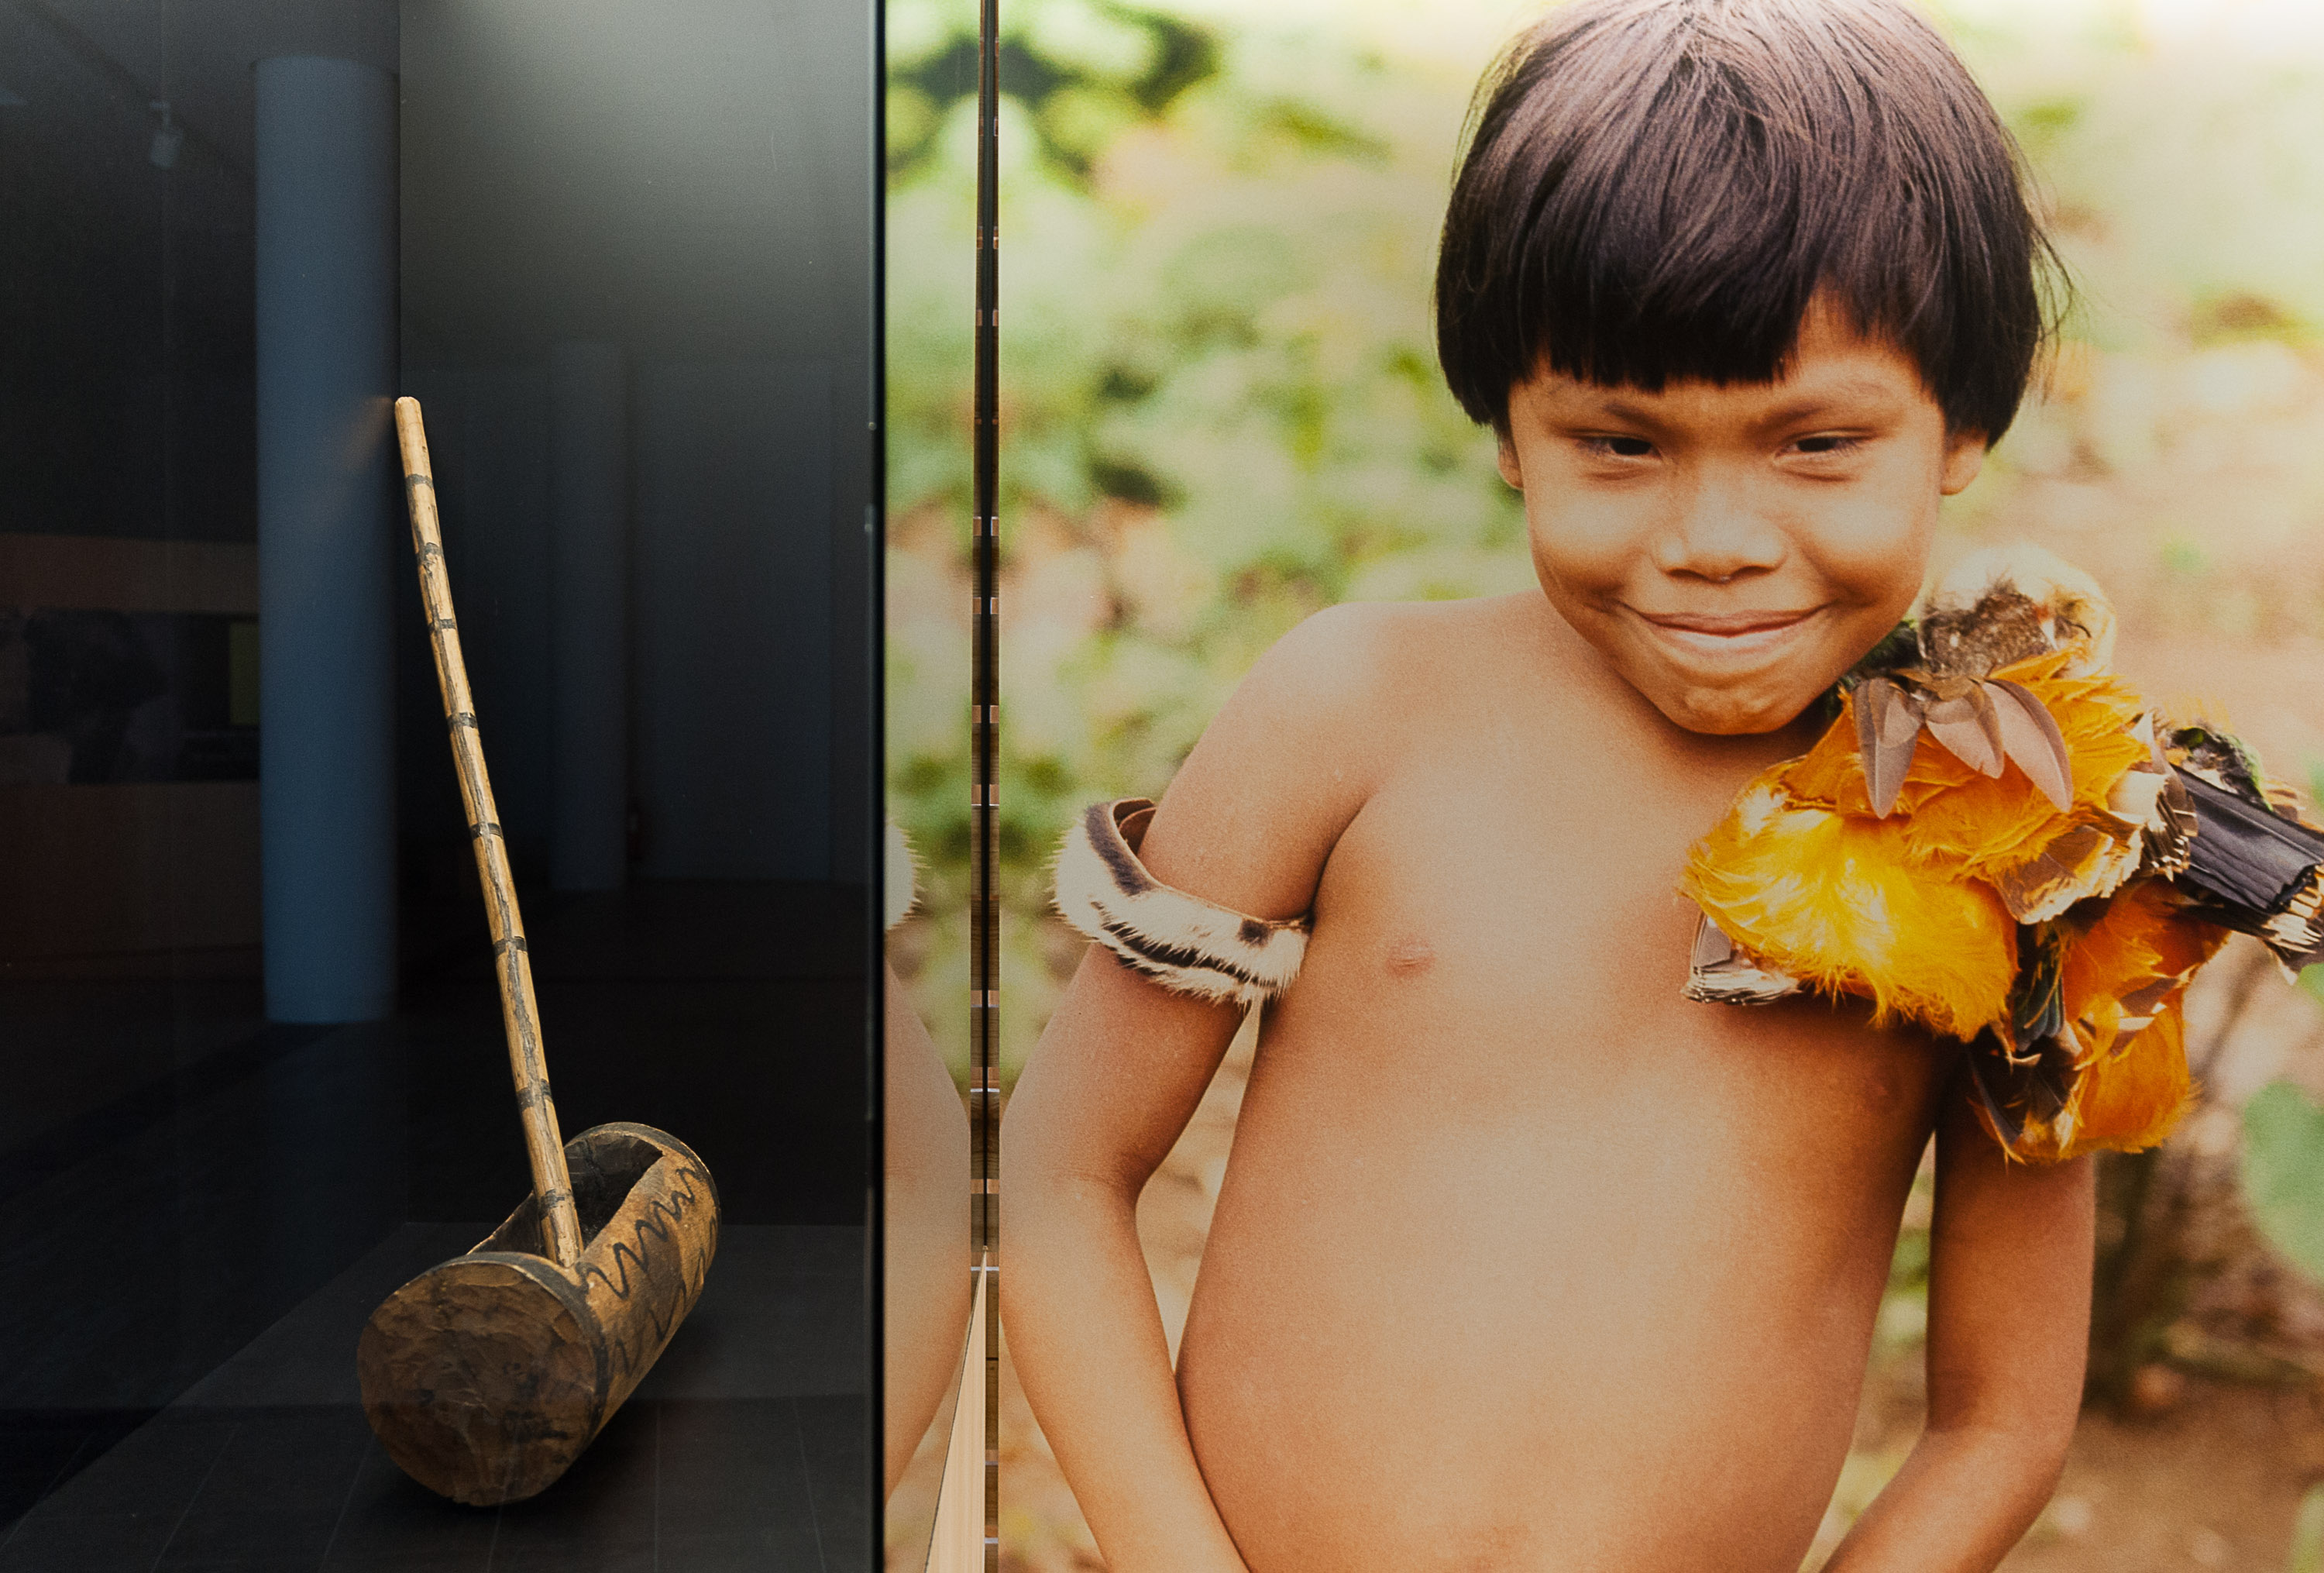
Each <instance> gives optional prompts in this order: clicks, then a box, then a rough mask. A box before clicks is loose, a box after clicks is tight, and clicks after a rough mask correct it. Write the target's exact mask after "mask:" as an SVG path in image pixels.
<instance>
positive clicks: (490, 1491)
mask: <svg viewBox="0 0 2324 1573" xmlns="http://www.w3.org/2000/svg"><path fill="white" fill-rule="evenodd" d="M565 1161H566V1164H567V1168H568V1169H569V1170H570V1171H571V1173H572V1176H573V1199H574V1203H575V1205H576V1208H577V1209H578V1211H579V1214H580V1222H581V1228H582V1232H583V1234H584V1235H585V1236H586V1238H587V1241H588V1244H587V1245H586V1246H585V1247H584V1248H583V1250H582V1252H581V1258H580V1261H579V1263H577V1264H576V1266H575V1267H573V1268H571V1269H566V1268H560V1267H558V1265H557V1263H554V1262H551V1261H549V1259H548V1258H547V1257H545V1256H542V1255H540V1254H539V1241H540V1237H541V1230H540V1210H539V1204H538V1203H537V1202H536V1201H535V1200H534V1199H533V1198H530V1197H527V1198H525V1200H524V1202H523V1204H522V1205H521V1206H520V1207H519V1208H517V1209H516V1211H514V1212H512V1213H511V1214H510V1215H509V1217H508V1221H507V1222H505V1223H503V1225H501V1226H500V1227H499V1228H497V1229H495V1230H493V1233H492V1235H490V1236H489V1237H488V1238H486V1239H484V1240H483V1241H481V1242H480V1243H478V1245H476V1247H475V1249H474V1250H472V1251H470V1252H469V1253H468V1254H466V1255H465V1256H456V1257H454V1258H453V1259H452V1260H451V1261H449V1262H446V1263H441V1264H440V1265H438V1266H435V1267H431V1268H429V1270H428V1271H427V1272H423V1273H421V1274H420V1276H419V1277H417V1278H415V1279H413V1280H412V1281H411V1282H409V1283H407V1284H405V1285H404V1286H403V1287H402V1288H401V1289H399V1290H397V1291H395V1292H394V1293H393V1294H392V1295H390V1296H388V1297H387V1299H386V1300H383V1301H382V1302H381V1304H380V1307H379V1309H377V1310H375V1311H374V1312H373V1313H372V1318H371V1320H370V1322H369V1323H368V1324H367V1325H365V1327H364V1331H363V1338H362V1340H361V1342H360V1343H359V1344H358V1345H357V1346H356V1349H355V1371H356V1374H357V1377H358V1379H359V1380H360V1382H361V1383H362V1386H363V1405H364V1415H365V1416H366V1417H367V1418H368V1419H369V1420H370V1421H371V1428H372V1430H373V1431H374V1433H375V1434H376V1435H377V1436H378V1438H379V1440H380V1445H381V1446H382V1447H383V1448H386V1449H387V1456H388V1457H391V1458H392V1459H393V1460H394V1461H395V1463H396V1466H397V1467H399V1468H401V1470H402V1471H403V1472H404V1473H405V1474H406V1475H409V1476H411V1478H412V1479H414V1480H416V1481H418V1482H419V1483H420V1485H424V1486H426V1487H428V1489H429V1490H430V1491H433V1492H436V1493H437V1494H439V1495H443V1496H448V1497H450V1498H451V1499H452V1500H453V1501H455V1502H464V1503H468V1504H472V1505H475V1506H479V1507H486V1506H493V1505H495V1504H500V1503H504V1502H520V1501H522V1500H523V1499H524V1498H526V1497H528V1496H530V1495H532V1494H535V1493H536V1492H539V1491H540V1490H542V1489H544V1488H545V1487H547V1486H548V1485H550V1484H551V1483H553V1482H554V1481H555V1480H556V1479H557V1477H558V1476H560V1475H562V1474H564V1473H565V1471H566V1469H567V1467H569V1466H570V1465H571V1464H572V1462H573V1461H574V1460H575V1459H576V1458H578V1457H580V1456H581V1452H582V1449H584V1448H586V1447H587V1446H588V1445H589V1443H590V1440H591V1439H593V1438H595V1436H596V1434H597V1433H598V1432H599V1431H600V1430H603V1429H604V1424H605V1422H606V1421H607V1420H610V1419H612V1418H613V1411H616V1410H618V1409H620V1408H621V1407H622V1401H623V1400H625V1399H627V1398H628V1397H629V1396H630V1394H631V1393H632V1392H633V1391H635V1390H636V1388H637V1385H638V1383H639V1381H640V1379H641V1378H642V1377H643V1376H644V1375H645V1374H646V1372H647V1371H648V1370H649V1369H650V1367H651V1366H652V1365H653V1363H654V1361H655V1359H656V1358H657V1357H659V1356H660V1354H661V1352H662V1350H663V1348H664V1347H666V1346H668V1345H669V1338H670V1335H671V1334H672V1333H673V1332H675V1331H677V1329H678V1323H679V1322H681V1321H683V1320H684V1319H685V1318H686V1314H687V1312H688V1311H689V1310H692V1309H694V1302H695V1301H696V1300H697V1299H698V1298H700V1296H701V1293H702V1284H703V1280H704V1278H705V1276H706V1274H707V1273H708V1272H709V1270H710V1260H711V1258H712V1256H714V1255H715V1254H716V1252H717V1249H718V1191H717V1188H716V1186H715V1184H713V1183H712V1181H711V1179H710V1174H709V1171H708V1170H705V1169H704V1168H703V1166H702V1161H701V1160H700V1159H698V1158H696V1156H695V1155H694V1152H693V1150H692V1149H690V1148H688V1147H687V1145H686V1143H683V1142H680V1141H678V1139H677V1138H675V1137H673V1136H669V1135H665V1134H664V1133H661V1132H659V1131H657V1130H655V1129H653V1128H652V1127H651V1126H650V1125H636V1124H610V1125H598V1126H595V1128H593V1129H591V1130H587V1131H584V1132H583V1133H581V1134H579V1135H578V1136H576V1137H574V1138H573V1140H572V1141H570V1142H568V1143H566V1146H565Z"/></svg>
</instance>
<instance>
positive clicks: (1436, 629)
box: [1237, 591, 1558, 718]
mask: <svg viewBox="0 0 2324 1573" xmlns="http://www.w3.org/2000/svg"><path fill="white" fill-rule="evenodd" d="M1556 620H1557V615H1556V613H1555V612H1554V611H1553V610H1552V609H1551V608H1550V606H1549V604H1548V602H1547V601H1546V600H1545V599H1544V598H1543V597H1542V596H1541V595H1540V594H1539V592H1537V591H1523V592H1519V593H1517V594H1515V595H1507V596H1490V597H1478V598H1475V599H1471V600H1458V601H1346V602H1342V603H1341V604H1340V605H1338V606H1327V607H1325V608H1324V609H1323V611H1320V612H1317V613H1315V614H1314V615H1312V616H1310V617H1308V618H1307V619H1306V620H1305V622H1303V623H1301V624H1299V625H1297V626H1296V627H1295V628H1293V629H1292V630H1291V631H1290V632H1289V633H1287V634H1285V635H1284V636H1283V637H1282V638H1281V639H1279V640H1277V642H1276V643H1275V645H1274V647H1273V648H1272V649H1270V650H1269V651H1268V652H1267V654H1266V655H1265V656H1264V657H1262V658H1261V659H1260V661H1259V663H1258V664H1257V665H1256V666H1254V667H1253V668H1252V669H1251V671H1250V676H1249V677H1248V678H1246V679H1245V680H1244V684H1243V689H1242V691H1240V692H1239V693H1238V695H1237V698H1238V699H1239V700H1241V699H1259V700H1263V701H1264V700H1273V701H1277V702H1281V703H1286V704H1291V705H1296V706H1300V707H1303V708H1307V709H1308V710H1309V713H1311V714H1314V715H1318V716H1321V715H1324V714H1330V713H1336V712H1343V711H1345V710H1346V709H1348V708H1363V709H1365V710H1368V711H1373V712H1375V718H1378V717H1377V711H1378V709H1379V707H1381V706H1394V707H1397V708H1404V707H1407V706H1411V705H1415V704H1421V705H1427V704H1431V703H1433V702H1437V701H1442V700H1443V699H1449V698H1451V697H1453V696H1455V695H1459V694H1463V693H1469V692H1473V691H1474V690H1475V689H1478V688H1479V687H1480V685H1482V684H1484V683H1486V682H1487V681H1489V680H1491V679H1493V678H1495V677H1499V676H1502V675H1506V674H1508V673H1509V672H1510V671H1511V670H1512V669H1513V668H1523V667H1526V666H1528V665H1532V664H1534V663H1537V662H1544V661H1551V662H1554V660H1556V659H1557V647H1558V641H1556V640H1555V639H1554V637H1553V636H1551V634H1550V632H1549V631H1548V630H1547V629H1546V627H1545V624H1549V623H1554V622H1556Z"/></svg>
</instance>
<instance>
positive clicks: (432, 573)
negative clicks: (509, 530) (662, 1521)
mask: <svg viewBox="0 0 2324 1573" xmlns="http://www.w3.org/2000/svg"><path fill="white" fill-rule="evenodd" d="M395 436H396V441H397V443H398V444H399V445H400V446H401V449H402V451H403V471H404V474H403V492H404V495H405V497H406V498H407V499H409V500H410V505H411V549H412V552H413V555H414V556H415V557H417V558H418V560H419V563H420V604H421V606H422V607H423V608H424V610H425V612H426V615H427V619H428V642H429V646H430V647H431V648H432V650H433V651H434V652H435V657H436V682H437V686H438V688H439V689H441V690H442V691H443V695H444V719H445V724H446V730H447V732H449V734H450V735H451V739H452V763H453V765H454V767H455V769H456V770H457V773H458V774H459V778H460V804H461V807H462V808H463V809H464V810H466V813H467V817H468V837H469V839H470V840H471V841H472V842H473V843H474V844H475V848H476V876H477V878H478V880H479V881H481V882H482V884H483V885H484V916H485V919H486V921H488V922H489V923H490V924H491V925H492V932H493V976H494V978H495V980H496V981H497V982H498V984H499V985H500V995H501V1024H502V1027H503V1031H504V1032H505V1033H506V1035H507V1038H508V1051H509V1073H510V1076H511V1078H512V1079H513V1080H514V1082H515V1084H516V1097H517V1115H518V1117H519V1119H520V1120H521V1122H522V1124H523V1126H524V1147H525V1158H526V1160H527V1161H528V1163H529V1164H530V1167H531V1170H532V1192H533V1196H534V1198H536V1199H537V1201H538V1202H539V1213H540V1220H541V1234H542V1236H543V1238H542V1245H543V1247H544V1253H543V1254H546V1255H547V1256H548V1257H549V1259H550V1260H551V1261H553V1262H555V1263H557V1264H558V1266H559V1267H564V1268H567V1269H570V1268H572V1267H573V1266H574V1265H575V1264H576V1263H578V1262H579V1261H580V1260H581V1220H580V1217H579V1216H578V1215H577V1214H576V1212H575V1210H574V1207H573V1180H572V1176H571V1174H570V1173H569V1172H568V1171H567V1167H566V1161H565V1141H564V1138H563V1137H562V1136H561V1135H559V1134H558V1129H557V1105H556V1103H555V1101H554V1100H553V1099H552V1098H551V1097H550V1096H549V1065H548V1060H547V1059H546V1057H545V1055H544V1052H543V1050H542V1048H541V1042H540V1009H539V1005H538V1004H536V1003H535V1001H534V999H533V993H532V958H531V955H530V952H529V951H528V950H527V949H526V948H525V942H524V919H523V917H522V915H521V913H520V912H519V911H518V910H517V902H516V881H515V879H514V877H513V876H512V874H510V872H509V861H508V847H507V843H506V841H505V838H504V837H503V836H502V835H501V826H500V811H499V810H498V809H497V808H495V807H494V805H493V783H492V778H491V776H490V775H489V774H487V773H486V772H485V770H484V740H483V737H482V736H481V735H480V734H479V733H478V731H477V728H476V702H475V696H474V695H473V694H471V693H470V692H469V691H468V666H467V662H466V659H464V658H463V656H462V655H461V653H460V625H459V622H458V620H457V618H456V617H455V616H454V615H453V613H452V581H451V578H450V576H449V575H448V574H447V571H446V569H445V562H444V541H443V535H442V532H441V529H440V526H439V523H438V519H437V515H436V482H435V478H434V475H435V472H434V470H433V469H432V468H431V467H430V466H429V462H428V433H427V430H426V428H425V427H424V426H423V425H422V423H421V421H420V401H419V400H417V399H414V398H411V397H410V396H409V395H406V396H405V397H403V398H401V399H398V400H397V401H396V402H395Z"/></svg>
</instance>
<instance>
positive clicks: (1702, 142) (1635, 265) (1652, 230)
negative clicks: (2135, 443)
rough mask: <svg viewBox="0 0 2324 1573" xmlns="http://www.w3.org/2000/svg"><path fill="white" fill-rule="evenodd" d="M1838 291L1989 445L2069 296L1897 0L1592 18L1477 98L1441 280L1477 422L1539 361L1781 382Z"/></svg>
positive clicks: (2020, 179)
mask: <svg viewBox="0 0 2324 1573" xmlns="http://www.w3.org/2000/svg"><path fill="white" fill-rule="evenodd" d="M1820 293H1821V294H1822V295H1824V296H1825V297H1826V298H1828V299H1829V300H1830V301H1831V302H1832V303H1833V304H1834V305H1835V306H1837V307H1838V308H1840V310H1842V311H1843V312H1845V313H1846V314H1847V316H1848V317H1849V319H1851V322H1852V324H1853V326H1854V327H1856V328H1858V330H1859V331H1860V332H1862V333H1864V334H1865V335H1866V336H1867V337H1871V338H1885V339H1886V340H1888V341H1889V342H1891V343H1893V344H1895V346H1896V347H1898V348H1899V349H1901V350H1902V351H1904V353H1905V354H1906V355H1908V356H1911V357H1912V359H1913V360H1914V363H1915V364H1916V365H1918V366H1919V368H1920V371H1921V375H1922V377H1923V381H1924V382H1925V383H1926V384H1927V385H1928V388H1929V392H1930V393H1931V395H1932V397H1933V398H1934V399H1935V401H1936V403H1938V405H1939V406H1940V407H1941V409H1942V410H1943V412H1944V415H1945V420H1946V423H1947V425H1948V427H1949V429H1950V430H1952V431H1955V432H1976V433H1978V434H1979V435H1980V436H1982V437H1983V438H1984V439H1985V440H1986V442H1987V444H1988V445H1990V444H1991V443H1992V442H1994V441H1996V440H1998V439H1999V438H2000V436H2001V434H2002V432H2003V431H2004V430H2006V429H2007V428H2008V426H2009V423H2010V421H2011V420H2012V418H2013V417H2014V416H2015V413H2016V411H2017V406H2018V403H2019V401H2020V400H2021V399H2022V397H2023V396H2024V390H2025V385H2026V382H2027V379H2028V377H2029V375H2031V372H2032V368H2033V360H2034V356H2035V355H2036V354H2037V353H2038V351H2039V350H2040V348H2041V347H2042V346H2043V342H2044V341H2045V339H2046V338H2048V337H2049V335H2050V332H2051V330H2052V320H2053V316H2052V310H2051V308H2052V303H2053V301H2059V300H2062V298H2063V293H2064V278H2063V272H2062V269H2061V267H2060V266H2059V264H2058V262H2057V258H2056V255H2055V254H2054V252H2053V251H2052V247H2051V245H2050V242H2049V240H2048V237H2047V236H2045V235H2044V234H2043V229H2042V227H2041V225H2040V223H2039V221H2038V220H2037V219H2036V218H2035V217H2034V216H2033V210H2032V208H2031V206H2030V205H2029V203H2028V201H2027V199H2026V195H2025V190H2024V172H2023V161H2022V159H2021V157H2020V155H2019V153H2018V150H2017V147H2016V144H2015V142H2014V141H2013V140H2012V139H2011V137H2010V135H2009V133H2008V131H2007V130H2006V128H2005V127H2004V126H2003V125H2002V124H2001V121H2000V119H1999V117H1998V116H1997V115H1996V114H1995V113H1994V110H1993V107H1992V106H1991V105H1990V104H1988V103H1987V101H1986V98H1985V96H1984V94H1983V93H1982V92H1981V91H1980V90H1979V89H1978V86H1977V84H1976V82H1975V81H1974V80H1972V79H1971V78H1970V77H1969V71H1968V69H1966V68H1965V67H1963V66H1962V64H1961V63H1960V60H1959V59H1957V58H1956V57H1955V56H1954V54H1953V52H1952V51H1951V49H1950V47H1948V46H1947V44H1946V43H1945V42H1944V40H1943V39H1942V38H1941V37H1940V36H1938V34H1937V32H1936V31H1935V29H1934V28H1932V26H1931V25H1930V24H1929V23H1928V22H1927V21H1926V20H1924V19H1923V17H1921V16H1920V15H1919V14H1917V13H1915V12H1914V10H1913V9H1912V8H1911V7H1910V6H1909V5H1906V4H1904V0H1580V3H1578V4H1575V5H1566V6H1561V7H1560V8H1559V9H1558V10H1557V11H1556V12H1554V14H1551V15H1550V16H1549V17H1548V18H1547V19H1546V20H1545V21H1544V22H1542V23H1539V24H1538V25H1537V26H1535V27H1534V28H1533V29H1531V30H1530V31H1528V32H1526V33H1524V34H1522V35H1520V37H1519V38H1518V39H1517V41H1516V42H1514V43H1513V44H1512V45H1511V46H1510V47H1509V48H1508V50H1507V51H1505V52H1504V53H1503V55H1502V57H1501V58H1500V60H1499V62H1497V64H1496V65H1495V67H1494V68H1493V69H1492V70H1490V71H1489V72H1488V73H1487V75H1486V77H1485V79H1484V81H1483V82H1482V83H1481V84H1480V86H1479V88H1478V90H1477V97H1476V100H1475V103H1474V105H1473V106H1472V110H1471V132H1470V134H1469V138H1468V143H1467V147H1466V150H1465V152H1464V153H1463V155H1462V162H1461V168H1460V172H1459V175H1458V177H1457V178H1456V180H1455V181H1454V185H1453V190H1452V202H1451V205H1450V207H1449V208H1448V210H1447V212H1446V215H1445V220H1444V235H1443V245H1442V249H1441V251H1440V253H1439V256H1438V264H1437V274H1436V336H1437V351H1438V356H1439V358H1440V359H1441V360H1442V362H1443V367H1444V374H1445V378H1446V380H1447V381H1448V382H1449V383H1450V384H1452V392H1453V394H1454V395H1455V396H1456V397H1457V398H1458V399H1459V400H1460V401H1461V403H1462V407H1463V408H1464V409H1466V410H1467V411H1468V412H1469V413H1470V415H1471V417H1472V418H1474V419H1475V420H1477V421H1480V422H1489V423H1491V424H1492V425H1493V426H1495V427H1496V428H1497V429H1505V428H1506V422H1507V421H1508V392H1509V389H1510V387H1511V386H1512V385H1513V384H1517V383H1518V382H1521V381H1524V380H1525V379H1526V378H1527V377H1530V376H1532V375H1534V374H1535V372H1536V371H1538V370H1539V369H1541V368H1542V367H1543V366H1544V365H1546V366H1547V367H1548V368H1549V369H1551V370H1553V371H1556V372H1559V373H1562V374H1564V375H1569V376H1574V377H1579V378H1582V379H1583V380H1585V381H1590V382H1594V383H1599V384H1607V385H1630V386H1636V387H1639V388H1644V389H1647V390H1650V391H1652V390H1658V389H1660V388H1661V387H1663V386H1664V384H1666V383H1668V382H1672V381H1683V380H1689V379H1701V380H1704V381H1709V382H1712V383H1720V384H1732V383H1758V382H1770V381H1774V380H1775V379H1776V378H1777V377H1778V376H1780V375H1782V373H1783V370H1784V362H1785V358H1786V356H1788V354H1789V352H1790V350H1791V348H1792V346H1793V343H1794V340H1795V339H1796V338H1797V336H1798V332H1799V327H1800V320H1801V318H1802V316H1803V314H1804V313H1805V311H1806V310H1807V308H1808V304H1809V301H1811V300H1812V299H1814V298H1815V297H1817V296H1818V295H1819V294H1820Z"/></svg>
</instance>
